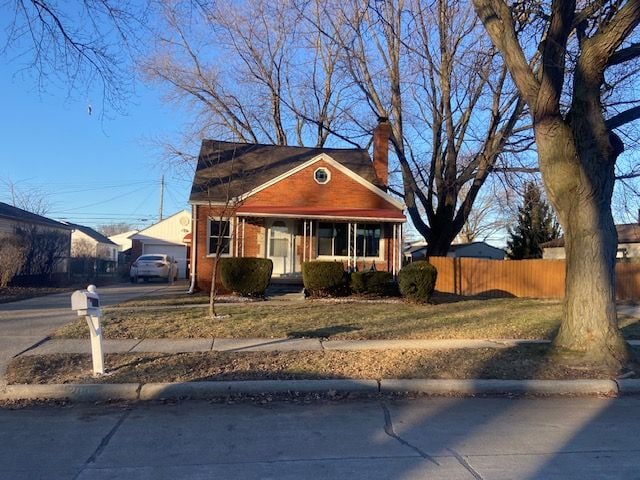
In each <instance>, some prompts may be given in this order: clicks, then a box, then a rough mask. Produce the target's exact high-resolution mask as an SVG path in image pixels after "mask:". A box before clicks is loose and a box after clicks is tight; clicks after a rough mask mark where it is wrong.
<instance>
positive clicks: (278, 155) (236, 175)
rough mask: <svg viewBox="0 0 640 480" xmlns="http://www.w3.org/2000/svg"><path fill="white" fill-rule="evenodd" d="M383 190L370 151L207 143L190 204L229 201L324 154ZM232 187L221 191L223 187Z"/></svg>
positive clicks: (198, 167) (200, 159) (195, 179)
mask: <svg viewBox="0 0 640 480" xmlns="http://www.w3.org/2000/svg"><path fill="white" fill-rule="evenodd" d="M322 153H324V154H326V155H329V156H330V157H331V158H332V159H334V160H335V161H336V162H338V163H340V164H341V165H343V166H345V167H346V168H348V169H349V170H351V171H353V172H354V173H356V174H357V175H359V176H361V177H362V178H364V179H365V180H367V181H368V182H371V183H372V184H373V185H375V186H377V187H381V188H382V186H381V185H380V183H379V181H378V179H377V177H376V175H375V172H374V170H373V164H372V162H371V159H370V158H369V154H368V152H367V151H366V150H362V149H358V148H354V149H338V148H307V147H290V146H279V145H261V144H254V143H233V142H222V141H218V140H203V141H202V147H201V149H200V155H199V157H198V166H197V169H196V174H195V177H194V179H193V186H192V188H191V196H190V197H189V201H191V202H198V201H214V202H215V201H218V202H220V201H225V200H227V194H228V195H229V198H233V197H237V196H239V195H242V194H243V193H246V192H248V191H250V190H252V189H254V188H256V187H258V186H260V185H263V184H264V183H266V182H268V181H269V180H272V179H274V178H276V177H278V176H280V175H282V174H284V173H286V172H288V171H289V170H291V169H293V168H295V167H297V166H298V165H302V164H303V163H305V162H307V161H309V160H311V159H312V158H314V157H316V156H318V155H320V154H322ZM227 184H228V185H229V187H228V189H227V188H226V187H224V188H221V186H224V185H227Z"/></svg>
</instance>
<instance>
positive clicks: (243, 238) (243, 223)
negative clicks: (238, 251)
mask: <svg viewBox="0 0 640 480" xmlns="http://www.w3.org/2000/svg"><path fill="white" fill-rule="evenodd" d="M244 226H245V219H244V217H242V256H243V257H244V241H245V236H244Z"/></svg>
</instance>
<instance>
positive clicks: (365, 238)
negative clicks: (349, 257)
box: [356, 223, 380, 257]
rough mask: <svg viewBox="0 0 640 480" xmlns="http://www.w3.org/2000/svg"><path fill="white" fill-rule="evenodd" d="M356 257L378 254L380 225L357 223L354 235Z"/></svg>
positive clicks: (375, 255)
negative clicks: (356, 231)
mask: <svg viewBox="0 0 640 480" xmlns="http://www.w3.org/2000/svg"><path fill="white" fill-rule="evenodd" d="M356 256H357V257H379V256H380V225H379V224H376V223H365V224H362V225H360V224H358V233H357V235H356Z"/></svg>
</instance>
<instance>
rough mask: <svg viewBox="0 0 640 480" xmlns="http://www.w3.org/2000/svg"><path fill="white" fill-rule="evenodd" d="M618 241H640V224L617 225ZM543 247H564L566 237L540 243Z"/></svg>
mask: <svg viewBox="0 0 640 480" xmlns="http://www.w3.org/2000/svg"><path fill="white" fill-rule="evenodd" d="M616 232H617V234H618V243H640V224H637V223H623V224H620V225H616ZM540 246H541V247H542V248H555V247H564V237H560V238H556V239H554V240H550V241H548V242H545V243H542V244H541V245H540Z"/></svg>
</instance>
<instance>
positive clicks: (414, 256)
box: [405, 241, 506, 261]
mask: <svg viewBox="0 0 640 480" xmlns="http://www.w3.org/2000/svg"><path fill="white" fill-rule="evenodd" d="M426 254H427V243H426V242H425V241H419V242H415V243H412V244H410V245H408V246H407V247H406V248H405V258H406V259H407V260H411V261H414V260H421V259H424V258H425V257H426ZM505 256H506V252H505V251H504V250H502V249H501V248H496V247H494V246H492V245H489V244H488V243H487V242H470V243H454V244H453V245H451V247H449V251H448V252H447V257H453V258H463V257H464V258H486V259H490V260H504V258H505Z"/></svg>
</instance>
